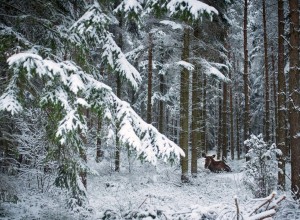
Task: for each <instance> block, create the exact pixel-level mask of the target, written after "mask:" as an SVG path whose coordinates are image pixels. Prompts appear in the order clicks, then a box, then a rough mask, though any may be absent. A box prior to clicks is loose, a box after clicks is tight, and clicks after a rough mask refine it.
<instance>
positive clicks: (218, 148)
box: [217, 82, 223, 159]
mask: <svg viewBox="0 0 300 220" xmlns="http://www.w3.org/2000/svg"><path fill="white" fill-rule="evenodd" d="M219 91H220V92H221V91H222V83H221V82H220V83H219ZM219 96H220V97H219V117H218V118H219V123H218V124H219V125H218V146H217V159H220V158H221V150H222V146H223V144H222V98H221V95H219Z"/></svg>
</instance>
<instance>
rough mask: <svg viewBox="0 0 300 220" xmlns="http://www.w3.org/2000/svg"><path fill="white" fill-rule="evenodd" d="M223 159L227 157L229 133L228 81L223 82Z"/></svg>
mask: <svg viewBox="0 0 300 220" xmlns="http://www.w3.org/2000/svg"><path fill="white" fill-rule="evenodd" d="M222 110H223V112H222V137H223V141H222V160H226V159H227V144H228V135H227V83H226V82H224V83H223V107H222Z"/></svg>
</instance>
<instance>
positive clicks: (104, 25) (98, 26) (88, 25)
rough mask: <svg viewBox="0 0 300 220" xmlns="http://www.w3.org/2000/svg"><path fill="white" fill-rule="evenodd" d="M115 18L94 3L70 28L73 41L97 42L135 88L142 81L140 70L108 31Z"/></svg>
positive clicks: (115, 69)
mask: <svg viewBox="0 0 300 220" xmlns="http://www.w3.org/2000/svg"><path fill="white" fill-rule="evenodd" d="M111 23H113V20H112V19H111V18H110V17H108V16H107V15H106V14H105V13H104V12H103V11H102V10H101V8H100V5H99V4H98V3H95V4H94V5H92V6H91V7H90V8H89V9H88V11H87V12H86V13H85V14H84V15H83V16H82V17H81V18H80V19H79V20H78V21H77V22H75V23H74V24H73V25H72V27H71V28H70V30H69V31H70V33H71V37H70V39H71V41H73V42H75V43H81V42H84V43H85V44H88V43H89V42H93V43H95V44H96V45H97V46H100V47H101V48H102V50H103V52H102V58H103V59H104V60H105V61H106V65H108V66H110V67H111V68H112V69H113V70H114V71H116V72H117V73H118V74H120V76H122V77H123V78H124V79H125V80H127V81H128V82H129V83H130V84H131V86H132V87H133V88H134V89H137V88H138V84H139V83H140V82H141V76H140V74H139V72H138V71H137V70H136V69H135V67H134V66H132V65H131V64H130V63H129V62H128V60H127V59H126V56H125V55H124V53H123V52H122V50H121V49H120V47H119V46H118V45H117V43H116V42H115V40H114V38H113V35H112V34H111V33H110V32H109V31H108V24H111Z"/></svg>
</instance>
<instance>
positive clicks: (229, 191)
mask: <svg viewBox="0 0 300 220" xmlns="http://www.w3.org/2000/svg"><path fill="white" fill-rule="evenodd" d="M126 163H127V164H126ZM198 164H199V167H198V168H199V174H198V176H197V177H196V178H191V182H190V183H188V184H181V182H180V169H179V166H173V167H170V166H169V165H166V164H162V163H161V164H158V165H157V166H156V167H154V166H152V165H150V164H147V163H145V164H141V163H140V162H139V161H134V162H133V161H131V162H130V166H129V163H128V161H127V162H124V163H123V166H122V169H121V172H119V173H115V172H112V169H111V167H112V166H111V164H110V163H109V162H101V163H99V164H98V163H94V162H90V166H91V167H93V168H94V169H95V170H96V171H97V172H98V173H99V175H98V176H89V177H88V199H89V206H90V208H89V209H88V210H85V211H81V212H79V213H75V212H71V211H68V210H67V209H66V198H65V196H64V193H62V192H61V191H59V190H57V189H55V188H52V189H51V188H50V190H49V191H48V192H44V193H40V192H37V191H35V190H32V189H31V190H28V184H27V183H26V182H22V181H20V182H19V183H18V184H21V185H16V182H15V180H14V178H13V177H7V176H1V178H2V181H3V182H12V183H15V185H11V186H10V187H8V188H11V190H13V191H15V193H16V194H17V195H18V196H19V199H20V201H19V202H18V203H16V204H14V203H2V204H0V219H103V218H104V217H106V219H220V220H221V219H222V220H226V219H236V217H235V215H236V205H235V198H237V199H238V204H239V209H240V212H241V214H242V215H243V216H247V214H249V212H250V211H253V209H254V207H255V206H256V205H257V204H259V203H260V202H259V201H257V200H253V196H252V194H251V192H250V191H249V190H247V189H246V188H245V185H244V184H243V182H242V175H243V172H242V168H243V166H244V160H240V161H237V160H234V161H229V162H228V164H229V165H230V166H231V167H232V170H233V172H231V173H218V174H216V173H211V172H209V171H208V170H205V169H204V159H202V158H201V159H199V163H198ZM129 170H130V172H129ZM3 178H6V179H5V180H4V179H3ZM9 178H11V179H9ZM281 206H282V207H284V209H282V210H281V211H280V212H279V213H278V214H277V219H299V217H300V211H299V209H298V210H297V209H296V205H295V203H292V202H291V201H288V200H287V201H285V202H283V203H281Z"/></svg>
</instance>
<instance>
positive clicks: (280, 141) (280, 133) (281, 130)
mask: <svg viewBox="0 0 300 220" xmlns="http://www.w3.org/2000/svg"><path fill="white" fill-rule="evenodd" d="M283 6H284V1H283V0H278V100H277V102H278V119H277V123H278V126H277V141H276V142H277V146H278V148H279V149H280V150H281V151H282V155H281V156H280V157H279V161H278V168H279V169H281V170H282V172H278V186H279V188H281V189H283V190H284V189H285V186H286V183H285V164H286V158H287V156H288V147H287V146H286V143H285V142H286V138H287V137H286V81H285V80H286V79H285V75H284V39H283V36H284V12H283Z"/></svg>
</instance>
